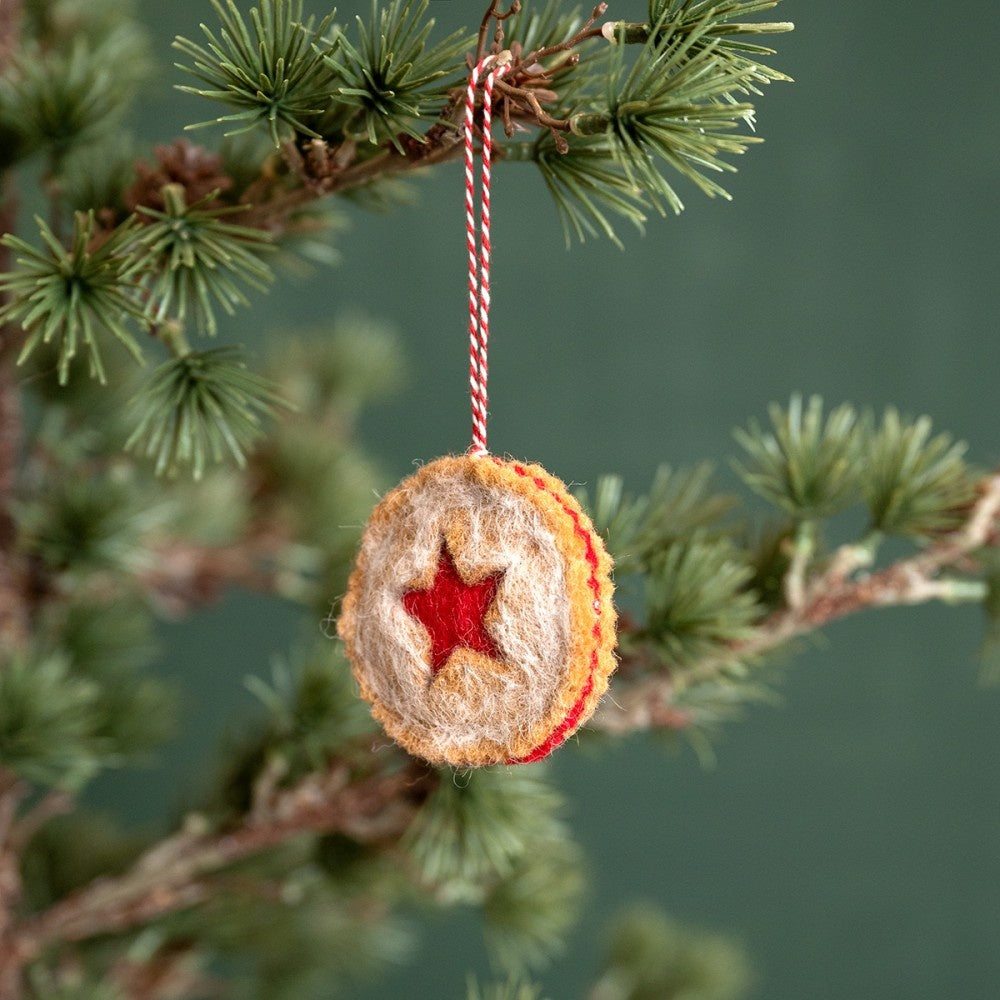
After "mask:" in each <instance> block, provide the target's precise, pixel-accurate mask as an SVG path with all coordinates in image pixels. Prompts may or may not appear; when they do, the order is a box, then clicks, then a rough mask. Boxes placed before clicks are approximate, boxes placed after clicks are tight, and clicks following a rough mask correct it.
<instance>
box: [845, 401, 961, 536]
mask: <svg viewBox="0 0 1000 1000" xmlns="http://www.w3.org/2000/svg"><path fill="white" fill-rule="evenodd" d="M931 428H932V424H931V420H930V418H929V417H919V418H917V419H916V420H913V421H905V420H903V419H902V418H901V417H900V415H899V413H898V412H897V411H896V410H895V409H893V408H891V407H890V408H889V409H887V410H886V411H885V414H884V415H883V417H882V422H881V425H879V426H877V427H875V426H874V425H873V422H872V421H870V419H869V422H868V426H867V427H866V432H867V433H866V438H867V440H866V444H865V449H864V452H865V463H864V472H863V473H862V477H861V485H862V492H863V494H864V498H865V502H866V504H867V505H868V510H869V513H870V515H871V524H872V528H873V529H874V530H876V531H880V532H884V533H885V534H897V535H911V536H916V537H918V538H919V537H926V536H928V535H934V534H938V533H940V532H943V531H948V530H949V529H952V528H956V527H957V526H958V525H959V523H961V521H962V519H963V517H964V516H965V513H966V509H967V505H968V504H969V503H971V502H972V499H973V497H974V493H975V486H974V480H973V477H972V475H971V474H970V470H969V467H968V465H967V464H966V462H965V459H964V455H965V452H966V448H967V446H966V444H965V442H963V441H954V440H953V439H952V438H951V436H950V435H948V434H937V435H935V436H934V437H931Z"/></svg>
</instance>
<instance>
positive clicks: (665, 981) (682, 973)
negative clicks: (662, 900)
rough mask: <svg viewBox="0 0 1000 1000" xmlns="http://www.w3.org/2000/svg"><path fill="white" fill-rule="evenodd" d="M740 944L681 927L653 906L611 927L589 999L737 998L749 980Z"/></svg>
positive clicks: (625, 916)
mask: <svg viewBox="0 0 1000 1000" xmlns="http://www.w3.org/2000/svg"><path fill="white" fill-rule="evenodd" d="M751 978H752V977H751V972H750V963H749V961H748V958H747V956H746V953H745V952H744V951H743V949H742V948H741V947H739V945H737V944H736V943H734V942H732V941H730V940H728V939H726V938H724V937H721V936H719V935H717V934H708V933H705V932H699V931H691V930H688V929H686V928H684V927H681V926H680V925H678V924H677V923H675V922H674V921H673V920H671V919H670V918H668V917H666V916H665V915H664V914H662V913H660V912H659V911H658V910H655V909H653V908H652V907H650V906H637V907H635V908H633V909H632V910H630V911H627V912H626V913H624V914H622V916H620V917H619V918H618V920H617V921H616V923H615V926H614V927H613V929H612V933H611V938H610V941H609V944H608V947H607V950H606V953H605V955H604V958H603V961H602V963H601V970H600V975H599V978H598V980H597V983H596V984H595V986H594V988H593V991H592V993H591V996H594V997H598V996H599V997H601V998H602V1000H737V998H738V997H741V996H743V995H744V994H745V992H746V990H747V988H748V986H749V985H750V981H751Z"/></svg>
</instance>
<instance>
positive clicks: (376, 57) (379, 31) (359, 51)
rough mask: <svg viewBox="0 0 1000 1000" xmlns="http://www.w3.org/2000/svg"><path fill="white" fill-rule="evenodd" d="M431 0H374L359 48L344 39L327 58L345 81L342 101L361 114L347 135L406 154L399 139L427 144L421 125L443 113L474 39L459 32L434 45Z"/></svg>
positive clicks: (361, 23) (340, 88) (360, 29)
mask: <svg viewBox="0 0 1000 1000" xmlns="http://www.w3.org/2000/svg"><path fill="white" fill-rule="evenodd" d="M427 5H428V0H415V2H414V0H391V2H390V3H389V4H388V5H387V6H385V7H381V8H380V7H379V5H378V3H377V0H372V7H371V19H370V23H369V24H365V22H364V21H363V20H362V19H361V18H360V17H359V18H358V19H357V28H358V44H357V45H356V46H355V45H354V44H353V43H352V42H351V41H350V40H349V39H348V38H347V37H346V36H345V37H342V39H341V44H340V48H339V49H338V50H337V52H336V53H334V54H333V55H328V56H327V57H326V61H327V64H328V65H329V66H330V68H331V69H332V70H334V71H335V72H336V73H337V75H338V76H339V77H340V78H341V80H342V82H341V83H340V85H339V86H338V87H337V93H338V95H339V96H340V99H341V100H342V101H343V102H344V103H345V104H347V105H350V106H353V107H355V108H356V109H357V110H356V112H355V114H354V115H353V116H352V119H351V120H349V121H348V123H347V125H346V127H345V131H346V132H348V133H349V134H351V135H353V136H354V137H356V138H361V139H367V141H368V142H369V143H371V144H372V145H380V144H381V143H383V142H386V141H388V142H391V143H392V144H393V145H394V146H395V147H396V148H397V149H398V150H400V151H402V149H403V146H402V142H401V138H400V137H401V136H409V137H410V138H411V139H415V140H417V141H423V134H422V133H421V132H420V131H419V129H418V125H419V124H422V123H424V122H426V120H427V119H428V118H429V117H430V116H432V115H434V114H437V112H438V111H439V110H440V108H441V106H442V105H443V103H444V101H445V100H446V98H447V95H448V91H449V89H450V88H451V87H452V86H454V84H455V83H456V82H457V80H458V77H459V75H460V74H461V73H464V72H465V66H464V64H463V63H462V62H461V56H462V54H463V52H465V51H466V49H468V48H469V46H470V45H471V44H472V42H473V39H472V37H471V36H470V35H469V34H468V33H467V32H466V31H461V30H460V31H456V32H454V33H453V34H451V35H449V36H448V37H447V38H445V39H443V40H442V41H440V42H438V43H437V44H436V45H434V46H428V44H427V43H428V38H429V36H430V33H431V31H432V30H433V28H434V20H433V18H429V19H426V20H425V16H426V13H427Z"/></svg>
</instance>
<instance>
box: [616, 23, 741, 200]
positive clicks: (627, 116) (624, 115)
mask: <svg viewBox="0 0 1000 1000" xmlns="http://www.w3.org/2000/svg"><path fill="white" fill-rule="evenodd" d="M710 23H711V21H710V15H709V14H706V15H705V16H704V17H703V18H701V19H700V20H699V21H697V22H695V23H693V24H687V23H685V22H684V21H682V20H681V19H680V15H679V14H678V15H677V16H676V17H675V18H674V20H672V21H661V22H660V24H659V29H660V30H659V32H654V33H653V34H652V35H651V36H650V39H649V40H648V41H647V42H646V44H645V45H644V46H643V51H642V52H641V53H640V54H639V55H638V56H637V57H636V59H635V62H634V63H633V64H632V67H631V69H629V70H627V71H626V68H625V64H624V59H623V58H620V59H619V66H618V69H617V71H616V72H612V73H611V75H610V77H609V80H608V96H607V102H608V113H609V115H610V118H611V125H610V128H611V133H612V135H613V137H614V145H613V149H614V151H615V154H616V156H617V158H618V160H619V163H620V164H621V166H622V169H623V170H624V171H625V173H626V175H627V176H628V177H629V179H630V180H631V181H632V183H633V185H634V186H635V187H636V188H637V189H638V190H641V191H644V192H646V194H647V195H648V196H649V199H650V201H651V202H652V204H653V205H654V206H655V207H656V208H657V209H658V210H659V211H661V212H663V211H664V210H665V207H669V208H670V209H672V210H673V211H674V212H680V211H682V210H683V208H684V203H683V202H682V201H681V198H680V196H679V195H678V194H677V192H676V190H675V189H674V187H673V185H672V184H671V183H670V181H669V180H668V179H667V177H666V176H665V175H664V174H663V173H662V172H661V170H660V168H659V166H658V165H657V161H660V162H663V163H665V164H667V165H668V166H670V167H671V168H673V169H674V170H676V171H677V172H678V173H680V174H681V175H682V176H684V177H686V178H687V179H688V180H690V181H692V182H693V183H694V184H695V185H696V186H697V187H699V188H700V189H701V190H702V191H703V192H704V193H705V194H707V195H710V196H715V195H721V196H722V197H724V198H729V194H728V192H727V191H726V190H725V189H724V188H723V187H722V186H721V185H720V184H719V183H718V182H717V181H716V180H714V179H713V178H712V177H710V176H709V175H708V173H706V171H709V172H712V173H720V172H723V171H729V172H734V171H735V169H736V168H735V167H734V166H733V165H732V164H730V163H729V162H728V161H726V160H723V159H721V158H720V157H721V156H722V155H724V154H738V153H743V152H745V151H746V149H747V147H748V146H749V145H750V144H751V143H754V142H759V141H760V140H759V139H757V138H756V137H753V136H746V135H733V134H730V133H731V132H732V130H733V129H735V128H736V127H737V126H738V125H741V124H745V123H747V121H748V120H751V119H752V115H753V106H752V105H751V104H746V103H736V102H732V101H729V100H727V99H726V98H727V97H728V96H729V95H731V93H732V92H733V91H734V90H736V89H738V88H739V87H740V86H741V85H742V83H743V82H744V80H745V78H746V71H744V70H742V69H739V68H735V67H733V66H731V65H729V64H727V63H726V62H725V61H724V60H720V59H718V58H717V57H716V55H715V46H714V45H713V44H712V43H707V44H706V41H705V39H706V34H707V32H708V30H709V25H710ZM622 51H623V49H622Z"/></svg>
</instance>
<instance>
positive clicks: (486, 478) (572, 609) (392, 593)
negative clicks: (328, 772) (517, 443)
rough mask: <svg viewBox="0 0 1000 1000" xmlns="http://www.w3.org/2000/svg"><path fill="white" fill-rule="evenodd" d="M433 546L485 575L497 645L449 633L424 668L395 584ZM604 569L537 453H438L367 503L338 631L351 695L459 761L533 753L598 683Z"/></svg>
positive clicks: (426, 575)
mask: <svg viewBox="0 0 1000 1000" xmlns="http://www.w3.org/2000/svg"><path fill="white" fill-rule="evenodd" d="M444 555H448V556H450V558H451V559H452V560H453V562H454V567H455V569H456V571H457V573H458V574H459V576H460V577H461V579H462V581H464V583H465V584H466V585H469V586H474V585H476V584H479V583H481V582H482V581H484V580H486V579H487V578H489V577H491V576H496V577H497V580H498V582H497V586H496V593H495V596H494V599H493V601H492V602H491V604H490V606H489V608H488V609H487V610H486V613H485V617H484V618H483V626H484V628H485V630H486V632H487V633H488V635H489V638H490V639H491V640H492V641H493V643H494V645H495V649H496V651H497V652H498V653H499V654H500V655H499V658H497V657H494V656H491V655H487V654H485V653H483V652H476V651H475V650H473V649H469V648H465V647H459V648H456V649H454V650H453V651H452V652H451V654H450V655H449V656H448V657H447V659H446V661H445V662H444V663H443V664H442V665H441V666H440V667H439V669H437V670H435V669H434V664H433V663H432V650H431V640H430V636H429V634H428V630H427V628H425V627H424V625H423V624H422V623H421V622H420V621H419V620H418V619H417V617H415V616H414V615H413V614H410V613H409V612H408V611H407V609H406V607H405V606H404V595H406V594H412V592H414V591H425V590H430V589H431V588H432V587H433V586H434V581H435V577H436V575H437V573H438V571H439V568H440V561H441V559H442V558H443V556H444ZM610 570H611V560H610V558H609V557H608V555H607V553H606V552H605V550H604V547H603V545H602V543H601V540H600V538H599V537H598V536H597V534H596V533H595V532H594V530H593V526H592V525H591V524H590V521H589V519H588V518H587V517H586V515H585V514H584V512H583V511H582V510H581V509H580V507H579V505H578V504H577V503H576V501H575V500H574V499H573V498H572V497H571V496H570V495H569V493H568V492H567V491H566V488H565V486H563V484H562V483H561V482H560V481H559V480H558V479H555V477H552V476H550V475H549V474H548V473H547V472H545V470H543V469H542V468H540V467H539V466H533V465H522V464H520V463H516V462H505V461H502V460H500V459H497V458H494V457H492V456H478V455H464V456H457V457H446V458H441V459H438V460H436V461H435V462H432V463H430V464H428V465H427V466H425V467H424V468H422V469H421V470H419V471H418V472H417V473H416V474H415V475H414V476H412V477H410V478H409V479H407V480H405V481H404V482H403V483H401V484H400V485H399V486H398V487H397V488H396V489H395V490H393V491H392V492H391V493H389V494H388V495H387V496H386V497H385V498H384V499H383V501H382V502H381V503H380V504H379V505H378V507H377V508H376V509H375V511H374V513H373V514H372V517H371V520H370V521H369V524H368V527H367V529H366V531H365V534H364V537H363V539H362V544H361V550H360V552H359V555H358V560H357V563H356V566H355V569H354V572H353V573H352V576H351V579H350V582H349V586H348V592H347V594H346V596H345V599H344V603H343V608H342V612H341V616H340V619H339V621H338V631H339V633H340V635H341V637H342V638H343V639H344V640H345V643H346V646H347V653H348V657H349V658H350V660H351V663H352V667H353V670H354V675H355V677H356V679H357V681H358V684H359V687H360V689H361V694H362V696H363V697H364V698H365V699H367V700H368V701H369V702H370V703H371V704H372V711H373V714H374V715H375V716H376V718H378V719H379V721H380V722H381V723H382V725H383V726H384V727H385V729H386V731H387V732H388V733H389V734H390V735H391V736H392V737H393V738H394V739H396V740H397V741H398V742H399V743H400V744H402V745H403V746H404V747H405V748H406V749H407V750H409V751H410V752H411V753H414V754H417V755H419V756H422V757H425V758H426V759H428V760H430V761H432V762H434V763H445V762H447V763H451V764H455V765H458V766H470V765H483V764H494V763H501V762H507V763H511V762H518V761H529V760H536V759H540V758H541V757H543V756H545V755H547V754H548V753H549V752H550V751H551V750H552V749H553V748H554V747H555V746H558V745H559V743H561V742H562V741H563V740H564V739H565V738H566V737H567V736H568V735H570V733H572V732H573V731H575V729H576V728H577V727H578V726H580V725H581V724H582V723H583V722H584V721H585V720H586V719H587V718H588V717H589V716H590V714H591V713H592V711H593V709H594V707H595V706H596V704H597V701H598V700H599V698H600V696H601V695H602V694H603V693H604V691H605V690H606V689H607V685H608V678H609V676H610V674H611V672H612V671H613V670H614V665H615V661H614V654H613V649H614V641H615V636H614V623H615V614H614V609H613V606H612V603H611V597H612V585H611V580H610ZM411 603H412V602H411Z"/></svg>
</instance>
